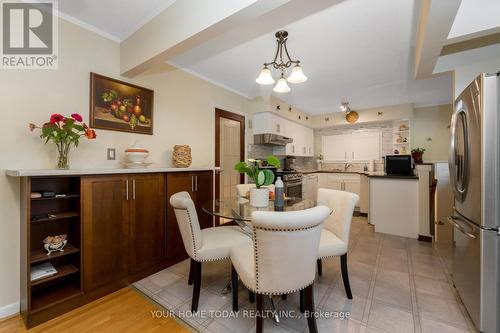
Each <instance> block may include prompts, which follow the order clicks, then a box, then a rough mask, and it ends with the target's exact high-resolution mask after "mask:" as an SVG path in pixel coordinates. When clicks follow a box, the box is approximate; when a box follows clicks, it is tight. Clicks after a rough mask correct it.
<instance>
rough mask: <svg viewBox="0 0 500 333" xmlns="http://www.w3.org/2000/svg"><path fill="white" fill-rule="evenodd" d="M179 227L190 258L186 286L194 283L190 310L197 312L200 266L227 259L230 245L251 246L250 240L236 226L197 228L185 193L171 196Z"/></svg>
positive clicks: (192, 208)
mask: <svg viewBox="0 0 500 333" xmlns="http://www.w3.org/2000/svg"><path fill="white" fill-rule="evenodd" d="M170 205H172V207H174V211H175V217H176V218H177V223H178V224H179V229H180V231H181V236H182V241H183V242H184V247H185V248H186V252H187V253H188V255H189V257H191V267H190V269H189V280H188V284H189V285H191V284H193V283H194V288H193V299H192V302H191V311H193V312H196V311H198V300H199V298H200V287H201V263H202V262H204V261H214V260H223V259H228V258H229V254H230V251H231V248H232V247H233V246H241V245H247V246H251V245H252V239H251V238H250V237H248V235H246V234H244V233H243V232H242V230H241V229H240V227H238V226H225V227H215V228H207V229H200V224H199V222H198V215H197V213H196V208H195V206H194V202H193V200H192V199H191V197H190V196H189V193H188V192H179V193H175V194H174V195H172V196H171V197H170Z"/></svg>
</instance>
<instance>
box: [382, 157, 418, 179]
mask: <svg viewBox="0 0 500 333" xmlns="http://www.w3.org/2000/svg"><path fill="white" fill-rule="evenodd" d="M384 171H385V173H386V174H388V175H413V163H412V159H411V155H386V156H384Z"/></svg>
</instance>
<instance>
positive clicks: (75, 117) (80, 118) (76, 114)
mask: <svg viewBox="0 0 500 333" xmlns="http://www.w3.org/2000/svg"><path fill="white" fill-rule="evenodd" d="M71 118H73V119H75V120H76V121H80V122H81V121H82V120H83V118H82V116H80V115H79V114H78V113H73V114H72V115H71Z"/></svg>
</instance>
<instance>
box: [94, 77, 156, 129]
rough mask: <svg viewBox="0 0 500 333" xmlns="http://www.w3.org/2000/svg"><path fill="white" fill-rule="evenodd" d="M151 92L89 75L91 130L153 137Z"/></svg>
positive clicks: (106, 78)
mask: <svg viewBox="0 0 500 333" xmlns="http://www.w3.org/2000/svg"><path fill="white" fill-rule="evenodd" d="M153 95H154V92H153V90H150V89H147V88H143V87H139V86H136V85H133V84H130V83H127V82H123V81H119V80H115V79H112V78H109V77H105V76H102V75H99V74H95V73H90V127H92V128H99V129H105V130H111V131H122V132H132V133H138V134H151V135H152V134H153Z"/></svg>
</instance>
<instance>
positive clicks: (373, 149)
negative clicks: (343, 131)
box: [350, 132, 381, 161]
mask: <svg viewBox="0 0 500 333" xmlns="http://www.w3.org/2000/svg"><path fill="white" fill-rule="evenodd" d="M350 137H351V161H370V160H378V159H380V156H381V152H380V140H381V136H380V133H377V132H374V133H362V134H351V135H350Z"/></svg>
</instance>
